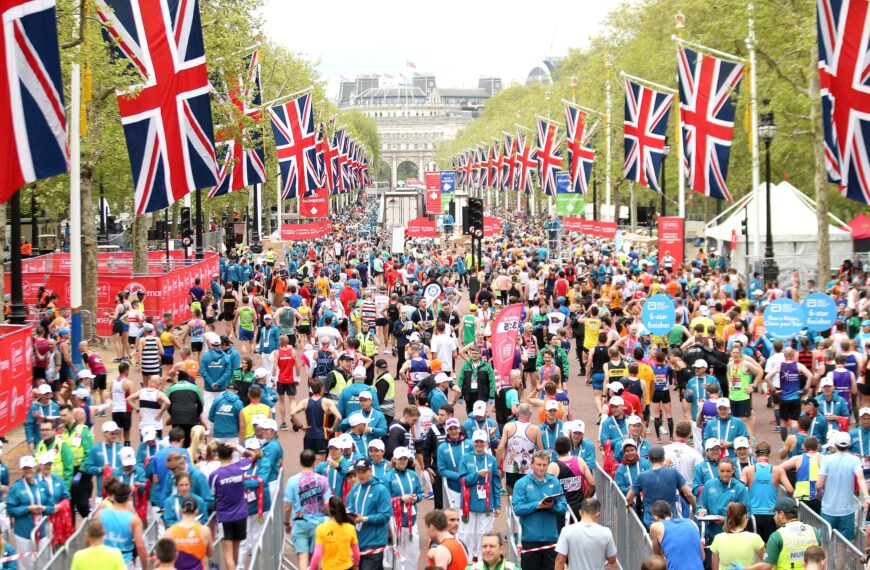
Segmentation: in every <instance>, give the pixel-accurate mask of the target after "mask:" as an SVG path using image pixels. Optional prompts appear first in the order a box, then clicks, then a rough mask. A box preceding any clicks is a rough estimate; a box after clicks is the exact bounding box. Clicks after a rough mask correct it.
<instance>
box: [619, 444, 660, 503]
mask: <svg viewBox="0 0 870 570" xmlns="http://www.w3.org/2000/svg"><path fill="white" fill-rule="evenodd" d="M650 469H652V464H651V463H650V462H649V459H644V458H643V457H641V456H640V455H639V454H638V451H637V442H636V441H634V440H633V439H624V440H623V441H622V465H620V466H619V467H618V468H617V469H616V474H615V475H614V477H613V481H614V482H615V483H616V486H617V487H619V490H620V491H622V494H623V495H627V494H628V491H629V489H631V486H632V485H634V484H635V482H636V481H637V478H638V476H639V475H640V474H641V473H643V472H644V471H649V470H650Z"/></svg>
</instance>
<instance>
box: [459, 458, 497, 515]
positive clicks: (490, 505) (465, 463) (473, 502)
mask: <svg viewBox="0 0 870 570" xmlns="http://www.w3.org/2000/svg"><path fill="white" fill-rule="evenodd" d="M484 469H486V470H487V471H488V472H489V484H488V485H487V481H486V480H485V478H484V477H483V476H481V475H480V473H478V471H481V470H484ZM459 475H460V477H461V478H462V481H463V482H464V483H465V486H466V487H467V488H468V489H469V491H470V492H469V503H468V506H469V509H468V510H469V511H470V512H472V513H488V512H490V511H493V510H495V509H500V508H501V477H500V476H499V471H498V460H497V459H496V458H495V456H494V455H493V454H491V453H483V454H481V455H478V454H477V453H475V452H474V451H470V452H469V453H466V454H465V455H463V456H462V463H461V466H460V469H459Z"/></svg>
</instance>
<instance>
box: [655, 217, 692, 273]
mask: <svg viewBox="0 0 870 570" xmlns="http://www.w3.org/2000/svg"><path fill="white" fill-rule="evenodd" d="M685 242H686V237H685V220H683V218H666V217H660V218H659V259H660V260H661V259H663V258H664V257H665V255H667V254H670V255H671V257H673V258H674V267H677V266H679V265H680V264H681V263H683V255H684V253H683V250H684V248H685Z"/></svg>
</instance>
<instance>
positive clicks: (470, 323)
mask: <svg viewBox="0 0 870 570" xmlns="http://www.w3.org/2000/svg"><path fill="white" fill-rule="evenodd" d="M476 329H477V317H475V316H474V315H465V316H464V317H462V343H463V344H470V343H472V342H474V333H475V331H476Z"/></svg>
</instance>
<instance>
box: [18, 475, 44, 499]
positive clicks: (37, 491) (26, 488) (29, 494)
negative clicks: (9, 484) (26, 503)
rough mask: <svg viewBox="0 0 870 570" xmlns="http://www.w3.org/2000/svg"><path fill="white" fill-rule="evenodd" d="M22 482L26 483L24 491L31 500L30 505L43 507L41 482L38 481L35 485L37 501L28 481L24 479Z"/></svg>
mask: <svg viewBox="0 0 870 570" xmlns="http://www.w3.org/2000/svg"><path fill="white" fill-rule="evenodd" d="M22 481H23V483H24V490H25V491H27V497H28V498H29V499H30V504H31V505H41V504H42V497H41V496H40V494H39V482H38V481H37V482H36V483H34V484H33V486H34V487H35V488H36V499H35V500H34V497H33V491H31V490H30V485H28V484H27V480H24V479H22Z"/></svg>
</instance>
